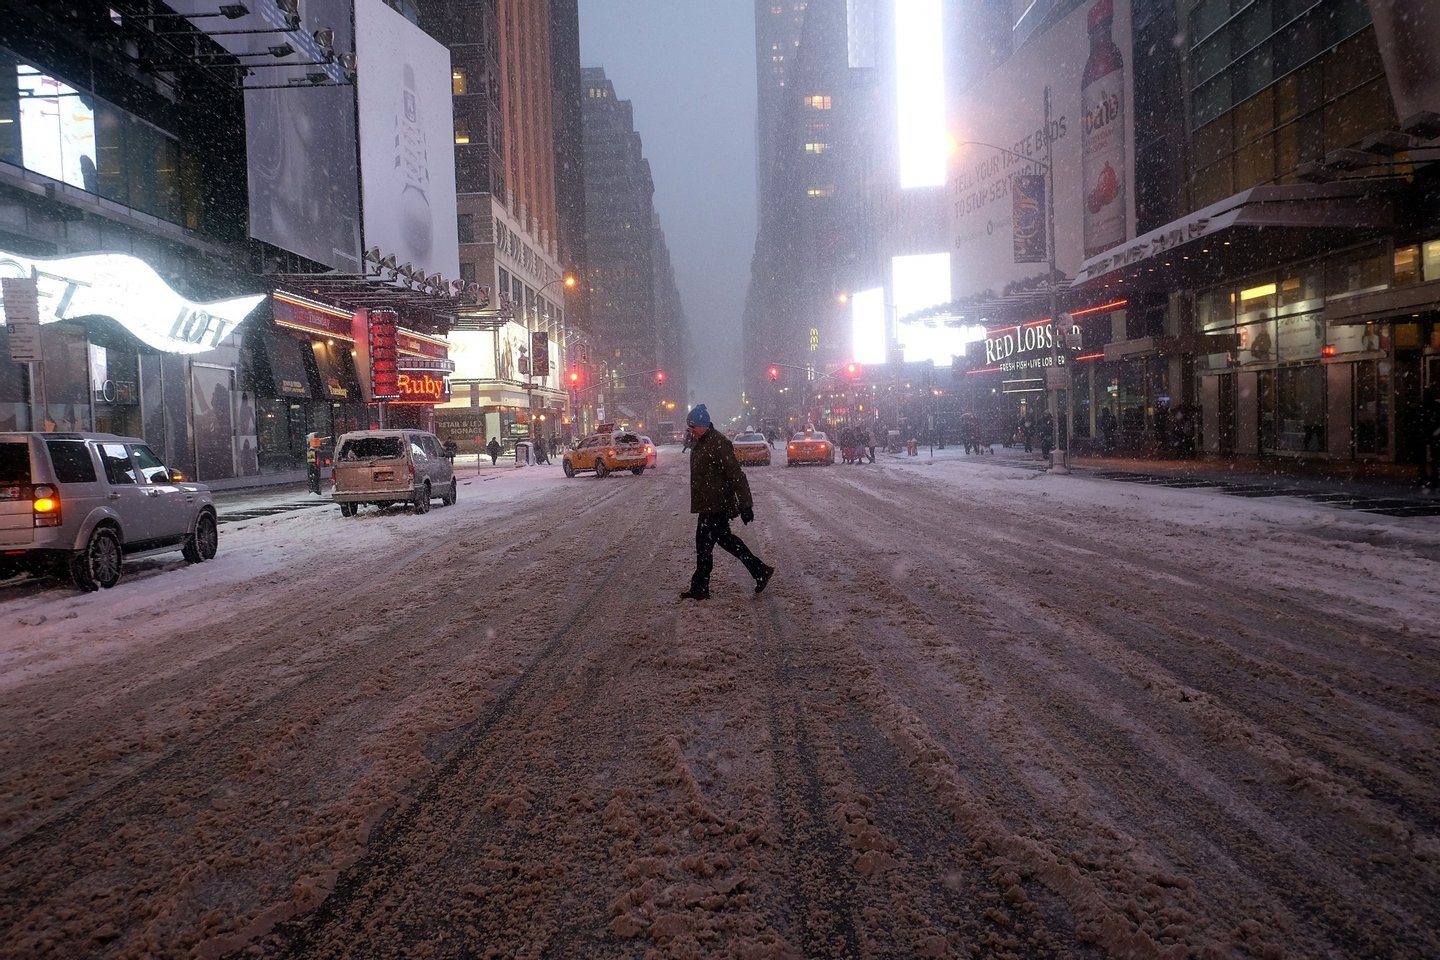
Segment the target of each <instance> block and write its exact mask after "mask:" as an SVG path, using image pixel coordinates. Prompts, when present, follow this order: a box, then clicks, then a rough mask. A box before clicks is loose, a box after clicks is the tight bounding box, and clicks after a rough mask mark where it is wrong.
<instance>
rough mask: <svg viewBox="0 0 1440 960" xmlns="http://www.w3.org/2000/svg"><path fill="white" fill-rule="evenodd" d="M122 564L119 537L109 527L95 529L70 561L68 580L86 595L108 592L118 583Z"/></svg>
mask: <svg viewBox="0 0 1440 960" xmlns="http://www.w3.org/2000/svg"><path fill="white" fill-rule="evenodd" d="M122 562H123V558H122V554H121V552H120V537H119V536H117V535H116V533H115V531H114V530H113V529H111V528H110V527H97V528H96V529H95V532H94V533H92V534H90V542H89V543H87V544H85V549H84V550H81V551H80V552H79V553H77V554H76V555H75V556H74V558H72V559H71V561H70V579H72V580H74V581H75V586H77V587H79V588H80V589H81V590H84V591H85V592H86V593H90V592H93V591H95V590H97V589H99V588H100V587H104V588H105V589H106V590H108V589H110V588H111V587H113V586H115V584H117V583H119V582H120V568H121V564H122Z"/></svg>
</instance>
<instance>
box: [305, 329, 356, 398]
mask: <svg viewBox="0 0 1440 960" xmlns="http://www.w3.org/2000/svg"><path fill="white" fill-rule="evenodd" d="M311 351H312V352H313V353H314V355H315V370H316V372H317V373H318V374H319V375H320V396H321V397H322V398H323V399H325V400H334V401H339V402H344V401H347V400H356V401H363V400H364V394H362V393H361V392H360V378H359V375H358V374H357V373H356V371H355V358H354V357H353V356H351V354H350V347H349V345H348V344H346V343H344V342H343V341H337V342H336V343H335V344H333V345H332V344H328V343H317V344H312V346H311Z"/></svg>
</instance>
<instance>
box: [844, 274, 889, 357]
mask: <svg viewBox="0 0 1440 960" xmlns="http://www.w3.org/2000/svg"><path fill="white" fill-rule="evenodd" d="M885 345H886V336H885V290H884V288H883V287H875V288H874V289H871V290H861V291H860V292H859V293H856V294H854V295H853V296H851V297H850V356H851V357H853V358H854V359H855V360H857V361H859V362H860V363H884V362H885Z"/></svg>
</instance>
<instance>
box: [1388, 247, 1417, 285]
mask: <svg viewBox="0 0 1440 960" xmlns="http://www.w3.org/2000/svg"><path fill="white" fill-rule="evenodd" d="M1391 282H1392V283H1394V284H1395V285H1396V286H1397V287H1398V286H1402V285H1404V284H1407V283H1419V282H1420V248H1419V247H1401V248H1400V249H1399V250H1396V251H1395V256H1394V272H1393V273H1392V274H1391Z"/></svg>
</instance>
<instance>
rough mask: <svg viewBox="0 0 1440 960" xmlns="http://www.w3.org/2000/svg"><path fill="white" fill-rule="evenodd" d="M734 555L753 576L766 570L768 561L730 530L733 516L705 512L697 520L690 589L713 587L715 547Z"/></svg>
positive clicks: (703, 589)
mask: <svg viewBox="0 0 1440 960" xmlns="http://www.w3.org/2000/svg"><path fill="white" fill-rule="evenodd" d="M717 545H718V546H719V547H720V549H722V550H724V551H725V552H727V553H729V554H731V555H733V556H734V557H735V559H736V560H739V561H740V562H741V563H743V564H745V569H746V570H748V571H749V572H750V576H752V577H756V578H758V577H759V576H760V574H762V573H764V572H765V564H764V563H763V562H761V560H760V558H759V557H757V556H755V554H753V553H751V552H750V548H749V547H747V546H745V541H744V540H741V539H740V538H739V537H737V536H735V534H733V533H731V532H730V518H729V517H727V516H726V515H725V514H723V513H702V514H700V515H699V517H698V518H697V520H696V523H695V573H694V574H693V575H692V576H691V577H690V589H691V590H693V591H697V592H706V593H708V592H709V590H710V570H711V569H712V568H713V567H714V566H715V556H714V553H715V547H716V546H717Z"/></svg>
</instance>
